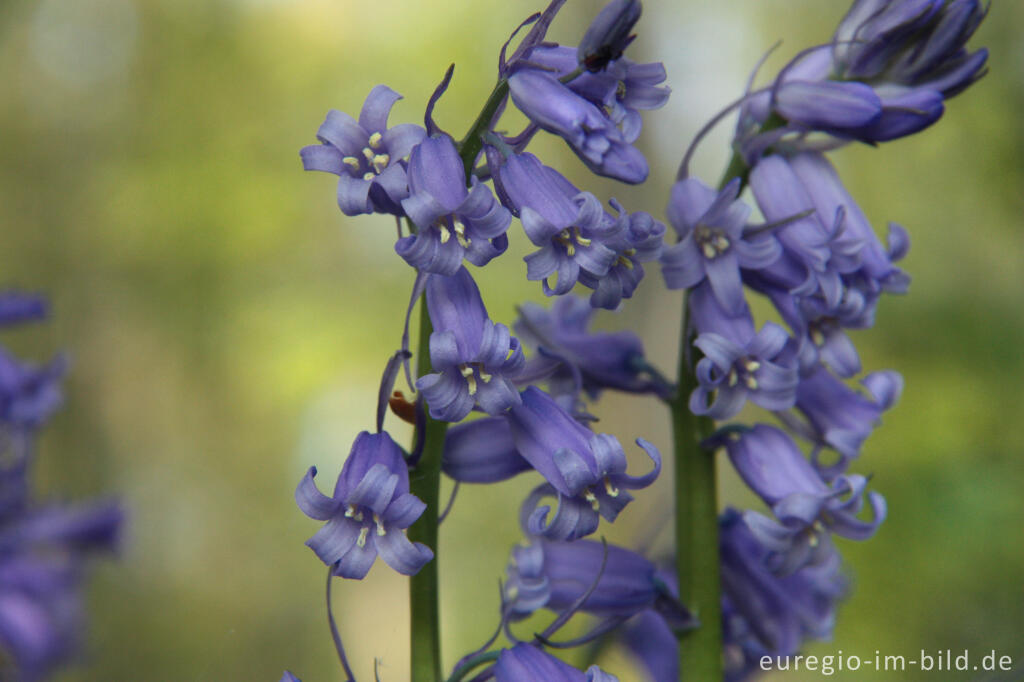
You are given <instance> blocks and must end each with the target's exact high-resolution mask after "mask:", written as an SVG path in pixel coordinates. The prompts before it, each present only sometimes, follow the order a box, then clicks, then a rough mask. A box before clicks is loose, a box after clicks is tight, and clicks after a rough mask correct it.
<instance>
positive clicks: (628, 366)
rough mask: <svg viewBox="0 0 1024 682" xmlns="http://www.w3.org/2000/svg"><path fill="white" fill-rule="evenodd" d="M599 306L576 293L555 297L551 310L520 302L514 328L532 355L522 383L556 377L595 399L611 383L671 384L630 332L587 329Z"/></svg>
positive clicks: (649, 388) (659, 388) (623, 387)
mask: <svg viewBox="0 0 1024 682" xmlns="http://www.w3.org/2000/svg"><path fill="white" fill-rule="evenodd" d="M593 313H594V309H593V308H592V307H591V306H590V305H588V304H587V302H586V301H585V300H584V299H582V298H578V297H576V296H572V295H566V296H560V297H559V298H556V299H555V302H554V303H553V304H552V306H551V308H550V310H547V309H544V308H542V307H541V306H539V305H537V304H536V303H524V304H523V305H522V306H520V307H519V319H518V320H517V321H516V323H515V325H514V328H515V331H516V334H517V335H518V336H519V338H520V340H522V342H523V343H525V344H527V345H530V346H533V347H534V348H536V349H537V351H538V352H537V353H536V354H534V355H533V357H531V358H530V359H529V360H528V361H527V362H526V365H525V366H524V368H523V371H522V372H520V373H519V374H518V375H517V376H516V381H517V382H519V383H524V382H532V381H539V380H542V379H553V380H555V381H557V382H559V383H567V384H568V385H570V386H571V389H570V390H571V391H572V392H573V393H574V394H577V393H579V392H580V391H581V390H582V391H584V392H586V393H587V395H588V396H589V397H590V398H591V399H596V398H597V397H598V395H599V394H600V392H601V391H603V390H604V389H607V388H610V389H614V390H617V391H626V392H629V393H649V392H656V393H663V392H665V391H666V390H668V389H670V387H668V386H667V385H665V384H664V382H661V381H658V380H656V379H655V378H652V377H651V376H649V373H648V372H647V371H645V370H644V367H645V366H646V363H645V361H644V347H643V343H642V342H641V341H640V338H639V337H638V336H637V335H636V334H634V333H633V332H630V331H620V332H591V331H588V330H587V327H588V326H589V325H590V319H591V317H592V316H593Z"/></svg>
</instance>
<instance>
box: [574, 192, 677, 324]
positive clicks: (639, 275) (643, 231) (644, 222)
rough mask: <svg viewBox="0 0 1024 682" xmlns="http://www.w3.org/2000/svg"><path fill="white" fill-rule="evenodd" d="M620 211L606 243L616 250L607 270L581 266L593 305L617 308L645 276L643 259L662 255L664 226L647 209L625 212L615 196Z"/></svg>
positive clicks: (613, 201) (582, 280)
mask: <svg viewBox="0 0 1024 682" xmlns="http://www.w3.org/2000/svg"><path fill="white" fill-rule="evenodd" d="M609 203H610V204H611V205H612V207H613V208H614V209H615V210H616V212H617V213H618V214H619V216H618V218H616V222H617V223H619V224H620V225H621V228H622V229H621V230H619V231H618V232H617V233H616V234H615V235H614V236H612V237H611V238H609V239H608V240H607V242H605V245H606V246H607V247H608V248H610V249H611V250H612V251H613V252H615V255H616V258H615V260H614V261H612V264H611V266H610V267H609V268H608V272H607V273H606V274H605V275H604V276H602V277H597V276H594V275H592V274H591V273H589V272H588V271H586V270H580V277H579V281H580V284H582V285H583V286H586V287H590V288H591V289H593V290H594V293H593V294H591V295H590V305H591V306H593V307H594V308H604V309H606V310H615V309H616V308H618V307H619V303H621V302H622V299H624V298H632V297H633V293H634V292H635V291H636V288H637V286H638V285H639V284H640V280H642V279H643V277H644V268H643V265H642V263H649V262H651V261H656V260H658V258H659V257H660V256H661V253H662V248H663V246H664V245H663V243H662V237H663V236H664V234H665V226H664V225H663V224H662V223H660V222H659V221H657V220H655V219H654V218H652V217H651V214H649V213H646V212H644V211H637V212H636V213H626V210H625V209H624V208H623V207H622V204H620V203H619V202H618V201H616V200H615V199H612V200H611V201H610V202H609Z"/></svg>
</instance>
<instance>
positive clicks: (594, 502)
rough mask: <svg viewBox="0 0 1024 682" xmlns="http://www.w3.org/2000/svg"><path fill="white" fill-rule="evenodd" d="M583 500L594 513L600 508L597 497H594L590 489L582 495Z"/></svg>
mask: <svg viewBox="0 0 1024 682" xmlns="http://www.w3.org/2000/svg"><path fill="white" fill-rule="evenodd" d="M583 499H585V500H586V501H587V502H589V503H590V506H591V507H592V508H593V510H594V511H598V510H599V509H600V508H601V505H600V504H599V503H598V501H597V495H595V494H594V493H593V491H591V490H590V488H587V492H586V493H585V494H584V495H583Z"/></svg>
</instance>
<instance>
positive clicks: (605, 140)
mask: <svg viewBox="0 0 1024 682" xmlns="http://www.w3.org/2000/svg"><path fill="white" fill-rule="evenodd" d="M508 85H509V92H510V93H511V95H512V101H513V102H514V103H515V105H516V107H518V108H519V110H520V111H522V112H523V113H524V114H526V116H527V118H529V119H530V121H532V122H533V123H534V124H536V125H537V126H538V127H539V128H541V129H542V130H546V131H547V132H549V133H553V134H555V135H558V136H560V137H561V138H562V139H564V140H565V141H566V142H567V143H569V147H570V148H571V149H572V150H573V151H574V152H576V155H577V156H578V157H579V158H580V160H581V161H583V163H584V164H586V166H587V167H588V168H589V169H590V170H591V171H593V172H594V173H597V174H598V175H602V176H605V177H610V178H615V179H616V180H621V181H622V182H627V183H630V184H638V183H641V182H643V181H644V180H646V179H647V175H648V173H649V172H650V168H649V167H648V165H647V159H645V158H644V155H643V154H642V153H641V152H640V151H639V150H638V149H637V148H636V147H633V146H632V144H631V141H630V140H628V139H627V137H626V136H625V135H624V134H623V132H622V131H620V130H619V128H618V127H617V126H616V123H615V121H613V120H612V119H611V118H610V117H609V116H608V114H606V113H605V112H604V111H603V110H602V109H600V108H599V107H597V106H596V105H594V104H593V103H591V102H589V101H587V100H586V99H584V98H583V97H581V96H580V95H578V94H576V93H575V92H573V91H572V90H571V89H570V88H569V87H568V86H567V85H565V84H564V83H561V82H559V80H558V77H557V76H555V75H553V74H551V73H549V72H547V71H541V70H539V69H533V68H523V69H520V70H518V71H517V72H516V73H514V74H513V75H512V76H510V77H509V79H508Z"/></svg>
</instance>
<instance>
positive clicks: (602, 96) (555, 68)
mask: <svg viewBox="0 0 1024 682" xmlns="http://www.w3.org/2000/svg"><path fill="white" fill-rule="evenodd" d="M529 61H530V62H531V63H532V64H536V65H538V66H540V67H543V68H545V69H548V70H549V71H550V72H551V73H552V74H554V75H555V76H557V77H559V78H567V77H569V76H570V75H571V74H573V73H575V69H576V68H577V62H576V51H575V50H573V49H572V48H571V47H564V46H560V45H541V46H538V47H535V48H534V49H532V50H531V51H530V53H529ZM665 78H666V74H665V66H664V65H663V64H661V63H660V62H654V63H650V64H637V63H636V62H633V61H630V60H629V59H626V58H625V57H623V58H621V59H617V60H615V61H613V62H611V63H609V64H608V65H607V67H606V68H605V70H604V71H602V72H600V73H583V74H580V75H578V76H576V77H575V78H573V79H572V80H570V81H569V82H568V83H567V84H566V85H567V86H568V88H569V89H570V90H572V91H573V92H574V93H576V94H577V95H579V96H580V97H582V98H583V99H585V100H587V101H588V102H590V103H591V104H593V105H594V106H596V107H598V108H599V109H600V110H601V111H602V112H604V113H605V114H607V116H608V118H610V119H611V121H612V123H614V124H615V125H616V126H617V127H618V128H619V130H620V131H621V132H622V136H623V139H624V140H625V141H626V142H627V143H629V144H632V143H633V142H635V141H636V140H637V139H638V138H639V137H640V130H641V128H642V127H643V119H642V117H641V115H640V112H641V111H649V110H653V109H659V108H661V107H662V106H664V105H665V103H666V102H668V98H669V95H670V94H671V90H670V89H669V88H668V87H665V86H661V85H660V84H661V83H663V82H664V81H665Z"/></svg>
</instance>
